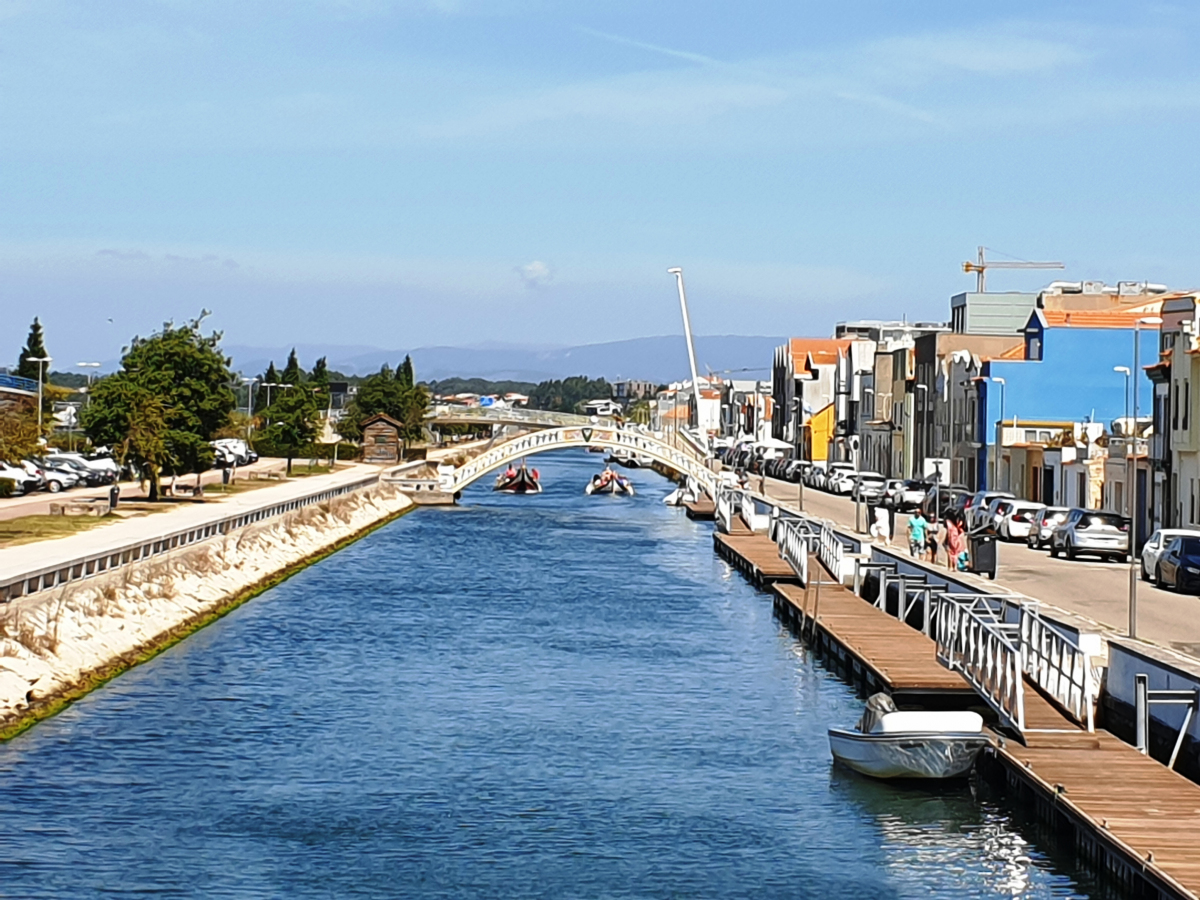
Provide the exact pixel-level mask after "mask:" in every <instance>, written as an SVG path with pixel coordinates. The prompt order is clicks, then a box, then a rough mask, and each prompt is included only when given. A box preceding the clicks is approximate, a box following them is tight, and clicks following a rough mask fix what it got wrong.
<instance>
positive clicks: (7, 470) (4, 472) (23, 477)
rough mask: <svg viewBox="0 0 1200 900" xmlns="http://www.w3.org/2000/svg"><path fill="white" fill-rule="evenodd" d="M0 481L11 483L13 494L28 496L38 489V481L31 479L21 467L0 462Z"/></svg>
mask: <svg viewBox="0 0 1200 900" xmlns="http://www.w3.org/2000/svg"><path fill="white" fill-rule="evenodd" d="M0 479H4V480H6V481H11V482H12V483H13V484H14V485H15V487H14V489H13V492H14V493H17V494H28V493H29V492H30V491H36V490H37V489H38V480H37V479H36V478H34V477H32V476H31V475H30V474H29V473H28V472H26V471H25V470H24V469H23V468H22V467H21V466H16V465H13V464H12V463H6V462H0Z"/></svg>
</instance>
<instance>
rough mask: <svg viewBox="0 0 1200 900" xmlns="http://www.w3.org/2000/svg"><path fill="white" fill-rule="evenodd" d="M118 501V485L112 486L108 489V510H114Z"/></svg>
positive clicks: (119, 488)
mask: <svg viewBox="0 0 1200 900" xmlns="http://www.w3.org/2000/svg"><path fill="white" fill-rule="evenodd" d="M120 500H121V487H120V485H117V484H114V485H113V486H112V487H110V488H109V489H108V508H109V509H110V510H112V509H116V508H117V504H118V503H119V502H120Z"/></svg>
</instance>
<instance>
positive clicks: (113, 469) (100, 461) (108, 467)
mask: <svg viewBox="0 0 1200 900" xmlns="http://www.w3.org/2000/svg"><path fill="white" fill-rule="evenodd" d="M47 455H48V456H49V457H50V458H51V459H70V460H74V461H75V462H77V463H82V464H83V465H85V466H87V467H88V468H89V469H91V470H93V471H95V472H103V473H104V474H105V475H107V476H108V479H109V480H110V481H116V480H117V477H118V476H119V475H120V472H121V467H120V466H118V465H117V461H116V460H115V459H113V458H112V457H111V456H97V457H96V458H94V459H88V458H87V457H86V456H84V455H83V454H82V453H71V452H68V451H65V450H54V451H52V452H51V453H49V454H47Z"/></svg>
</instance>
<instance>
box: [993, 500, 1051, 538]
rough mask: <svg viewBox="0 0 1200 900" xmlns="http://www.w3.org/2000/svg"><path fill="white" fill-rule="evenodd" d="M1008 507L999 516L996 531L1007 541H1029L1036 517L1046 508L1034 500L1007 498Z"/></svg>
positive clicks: (1043, 504) (1005, 502)
mask: <svg viewBox="0 0 1200 900" xmlns="http://www.w3.org/2000/svg"><path fill="white" fill-rule="evenodd" d="M1004 506H1005V507H1006V509H1005V510H1004V513H1003V514H1002V515H999V516H998V517H997V522H996V533H997V534H999V535H1000V537H1001V538H1003V539H1004V540H1006V541H1027V540H1028V539H1029V529H1030V528H1031V527H1032V526H1033V519H1034V517H1035V516H1036V515H1037V514H1038V513H1040V512H1041V511H1042V510H1043V509H1045V508H1046V504H1045V503H1036V502H1034V501H1033V500H1005V501H1004Z"/></svg>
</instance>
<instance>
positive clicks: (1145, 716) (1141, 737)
mask: <svg viewBox="0 0 1200 900" xmlns="http://www.w3.org/2000/svg"><path fill="white" fill-rule="evenodd" d="M1149 680H1150V679H1149V677H1148V676H1146V675H1135V676H1133V705H1134V713H1133V714H1134V717H1135V718H1136V719H1137V723H1136V725H1137V742H1136V743H1135V744H1134V746H1135V747H1136V748H1137V751H1138V752H1139V753H1142V754H1149V752H1150V749H1149V744H1150V741H1149V731H1150V704H1149V702H1148V699H1149V697H1148V695H1149V686H1148V685H1149Z"/></svg>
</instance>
